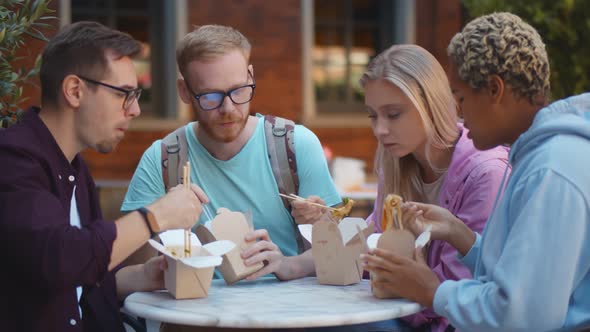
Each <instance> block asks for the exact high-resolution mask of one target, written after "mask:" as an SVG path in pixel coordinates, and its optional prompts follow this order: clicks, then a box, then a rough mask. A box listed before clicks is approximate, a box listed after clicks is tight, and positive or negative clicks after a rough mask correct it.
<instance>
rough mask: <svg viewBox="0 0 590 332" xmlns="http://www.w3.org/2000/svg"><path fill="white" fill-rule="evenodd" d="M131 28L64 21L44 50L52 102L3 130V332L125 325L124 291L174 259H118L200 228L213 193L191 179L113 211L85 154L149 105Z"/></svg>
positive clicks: (143, 284)
mask: <svg viewBox="0 0 590 332" xmlns="http://www.w3.org/2000/svg"><path fill="white" fill-rule="evenodd" d="M139 49H140V48H139V44H138V42H137V41H135V40H134V39H133V38H132V37H131V36H129V35H127V34H124V33H121V32H119V31H115V30H112V29H109V28H107V27H105V26H103V25H101V24H98V23H92V22H78V23H75V24H72V25H69V26H67V27H66V28H64V29H63V30H62V31H61V32H60V33H58V35H57V36H56V37H55V38H53V39H52V40H51V41H50V42H49V43H48V45H47V47H46V49H45V51H44V52H43V62H42V66H41V88H42V91H43V93H42V103H43V110H42V111H41V109H39V108H32V109H30V110H29V111H27V112H26V114H25V115H24V117H23V120H22V121H21V122H20V123H19V124H17V125H14V126H13V127H11V128H9V129H6V130H3V131H0V150H1V151H2V153H1V154H0V165H2V172H1V173H0V233H1V234H2V235H3V239H2V241H1V242H0V251H1V252H2V253H3V265H4V266H3V269H2V270H3V273H2V281H3V283H2V284H3V285H4V289H3V291H2V296H1V298H2V300H0V326H1V327H2V330H3V331H83V330H84V331H124V328H123V324H122V323H121V320H120V318H119V304H118V298H119V299H121V298H123V297H124V296H125V295H126V294H129V293H130V292H133V291H140V290H153V289H159V288H162V286H163V281H162V278H163V276H162V270H163V269H164V268H165V261H164V260H163V259H161V257H159V258H158V257H157V258H153V259H152V260H150V261H148V262H147V263H145V264H142V265H135V266H129V267H125V268H122V269H118V268H117V266H118V265H119V264H120V263H121V262H122V261H123V260H124V259H125V258H126V257H128V256H129V255H130V254H131V253H133V252H134V251H135V250H136V249H137V248H139V247H140V246H141V245H142V244H144V243H145V241H146V240H147V239H148V238H149V237H150V235H154V232H158V231H163V230H167V229H179V228H185V229H186V228H190V227H191V226H192V225H193V224H194V222H195V221H196V220H198V218H199V216H200V213H201V202H207V201H208V198H207V196H206V195H205V194H204V193H203V192H202V191H201V190H200V189H199V188H198V187H197V186H193V187H192V188H191V189H190V190H189V189H183V188H182V187H181V186H178V187H175V188H172V190H171V191H170V192H169V193H168V194H167V195H165V196H163V197H162V198H161V199H159V200H157V201H155V202H154V203H152V204H150V205H148V206H146V207H142V208H140V209H139V210H138V211H135V212H132V213H129V214H128V215H126V216H124V217H122V218H120V219H118V220H115V221H114V222H107V221H104V220H103V219H102V216H101V212H100V207H99V203H98V197H97V194H96V190H95V186H94V182H93V180H92V177H91V176H90V173H89V170H88V168H87V166H86V165H85V163H84V161H83V160H82V157H81V156H80V155H79V153H80V152H81V151H82V150H84V149H86V148H92V149H94V150H97V151H100V152H103V153H106V152H110V151H112V150H113V149H114V147H115V146H116V145H117V143H118V142H119V141H120V140H121V139H122V138H123V136H124V134H125V131H126V130H127V128H128V127H129V123H130V122H131V120H132V119H133V118H135V117H136V116H138V115H139V114H140V113H141V111H140V109H139V105H138V103H137V99H138V98H139V96H140V94H141V89H139V88H138V87H137V77H136V72H135V69H134V66H133V63H132V60H131V57H133V56H134V55H136V54H137V53H138V52H139Z"/></svg>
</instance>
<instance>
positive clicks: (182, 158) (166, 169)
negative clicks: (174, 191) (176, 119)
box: [162, 126, 188, 191]
mask: <svg viewBox="0 0 590 332" xmlns="http://www.w3.org/2000/svg"><path fill="white" fill-rule="evenodd" d="M185 130H186V126H182V127H180V128H178V129H176V130H175V131H173V132H171V133H170V134H168V135H166V137H164V138H163V139H162V179H163V180H164V187H165V188H166V191H168V189H170V188H171V187H174V186H176V185H177V184H179V183H182V182H183V179H182V174H183V173H182V167H183V166H184V165H185V164H186V161H187V160H188V143H187V140H186V132H185Z"/></svg>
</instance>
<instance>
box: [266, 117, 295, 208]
mask: <svg viewBox="0 0 590 332" xmlns="http://www.w3.org/2000/svg"><path fill="white" fill-rule="evenodd" d="M294 132H295V123H294V122H293V121H291V120H287V119H283V118H280V117H276V116H272V115H266V116H264V133H265V135H266V146H267V151H268V159H269V160H270V166H271V168H272V173H273V175H274V177H275V180H276V182H277V185H278V187H279V192H280V193H281V194H285V195H288V194H297V193H298V192H299V177H298V176H297V162H296V159H295V141H294ZM283 204H284V205H285V208H286V209H290V207H291V205H290V203H289V201H288V200H287V199H285V198H283Z"/></svg>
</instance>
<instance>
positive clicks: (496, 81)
mask: <svg viewBox="0 0 590 332" xmlns="http://www.w3.org/2000/svg"><path fill="white" fill-rule="evenodd" d="M488 90H489V93H490V98H491V102H492V104H499V103H500V102H501V101H502V98H503V97H504V80H502V78H501V77H500V76H498V75H491V76H490V77H489V79H488Z"/></svg>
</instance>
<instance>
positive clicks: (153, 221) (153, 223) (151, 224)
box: [136, 207, 161, 238]
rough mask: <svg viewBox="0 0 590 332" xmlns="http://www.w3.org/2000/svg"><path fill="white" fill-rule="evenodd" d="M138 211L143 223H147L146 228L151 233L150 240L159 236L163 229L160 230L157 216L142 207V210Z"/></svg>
mask: <svg viewBox="0 0 590 332" xmlns="http://www.w3.org/2000/svg"><path fill="white" fill-rule="evenodd" d="M136 211H137V212H138V213H139V214H140V215H141V217H142V218H143V221H144V222H145V226H146V227H147V229H148V230H149V232H150V238H153V237H155V236H156V235H158V233H159V232H160V231H161V229H160V225H159V224H158V220H157V218H156V215H155V214H154V213H153V212H152V211H151V210H150V209H148V208H146V207H141V208H139V209H137V210H136Z"/></svg>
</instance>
